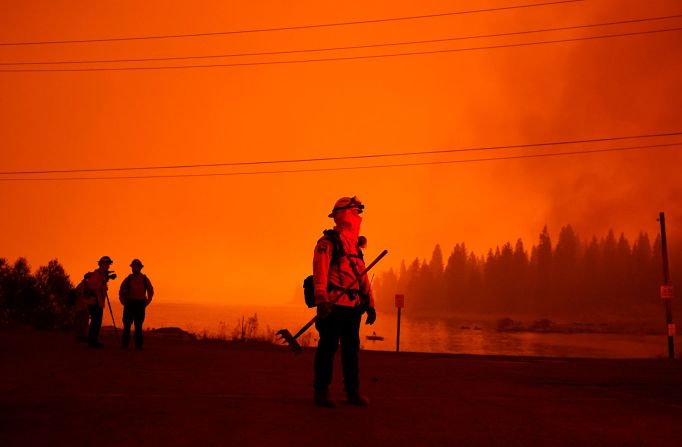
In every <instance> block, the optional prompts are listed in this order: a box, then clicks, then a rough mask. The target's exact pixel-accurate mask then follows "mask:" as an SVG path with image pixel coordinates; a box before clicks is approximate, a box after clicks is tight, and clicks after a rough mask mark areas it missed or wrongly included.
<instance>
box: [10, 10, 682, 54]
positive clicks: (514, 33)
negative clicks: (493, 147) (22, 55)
mask: <svg viewBox="0 0 682 447" xmlns="http://www.w3.org/2000/svg"><path fill="white" fill-rule="evenodd" d="M680 17H682V14H677V15H668V16H659V17H647V18H640V19H631V20H619V21H615V22H602V23H593V24H587V25H574V26H564V27H555V28H543V29H535V30H526V31H512V32H506V33H495V34H478V35H474V36H459V37H445V38H441V39H428V40H412V41H403V42H386V43H377V44H366V45H349V46H340V47H327V48H308V49H299V50H282V51H261V52H252V53H230V54H208V55H193V56H171V57H151V58H150V57H147V58H135V59H130V58H129V59H90V60H68V61H42V62H41V61H38V62H0V65H64V64H109V63H121V62H164V61H165V62H168V61H178V60H193V59H217V58H226V57H246V56H251V57H252V56H274V55H284V54H296V53H313V52H325V51H342V50H360V49H368V48H380V47H391V46H402V45H421V44H431V43H443V42H453V41H458V40H470V39H482V38H491V37H507V36H518V35H524V34H536V33H546V32H556V31H568V30H575V29H585V28H595V27H600V26H612V25H625V24H632V23H641V22H650V21H656V20H667V19H677V18H680Z"/></svg>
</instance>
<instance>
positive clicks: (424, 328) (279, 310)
mask: <svg viewBox="0 0 682 447" xmlns="http://www.w3.org/2000/svg"><path fill="white" fill-rule="evenodd" d="M114 311H115V312H116V315H119V316H120V315H121V310H120V309H119V310H118V311H116V309H115V310H114ZM254 314H257V315H258V323H259V330H258V332H259V333H260V334H261V335H262V334H264V333H265V332H266V331H277V330H279V329H282V328H287V329H289V330H290V331H291V332H292V333H295V332H296V331H298V329H300V327H301V326H303V324H305V323H306V322H307V321H308V320H309V319H310V318H312V317H313V316H314V310H312V309H306V308H304V307H302V306H300V307H299V306H290V307H285V306H280V307H263V306H261V307H259V306H251V307H246V306H228V305H197V304H168V303H157V302H154V303H153V304H152V306H150V307H149V308H148V313H147V319H146V322H145V326H146V327H147V328H159V327H168V326H177V327H181V328H183V329H185V330H187V331H189V332H194V333H197V334H203V333H206V334H208V335H212V336H222V337H227V338H230V337H231V335H232V333H233V331H234V329H235V328H237V327H239V326H241V320H242V317H244V318H245V319H248V318H249V317H252V316H253V315H254ZM119 318H120V317H119ZM363 322H364V317H363ZM400 326H401V334H400V350H401V351H413V352H436V353H438V352H440V353H457V354H487V355H529V356H557V357H603V358H637V357H639V358H642V357H644V358H647V357H665V356H667V338H666V337H665V336H663V335H621V334H540V333H531V332H525V333H508V332H498V331H497V330H496V329H495V322H494V321H476V320H464V319H460V320H447V321H446V320H423V319H410V317H409V314H408V313H407V312H404V313H403V315H402V318H401V325H400ZM396 327H397V314H396V313H381V312H379V313H378V317H377V322H376V323H375V324H374V325H373V326H367V325H365V324H362V327H361V330H360V335H361V344H362V348H363V349H371V350H380V351H394V350H395V348H396ZM375 332H376V334H377V335H380V336H383V337H384V340H381V341H372V340H368V339H367V338H366V336H367V335H372V334H373V333H375ZM308 334H310V335H308V337H309V339H308V341H309V342H310V343H315V342H316V340H317V338H316V337H317V332H316V331H315V330H314V328H313V329H310V330H309V331H308Z"/></svg>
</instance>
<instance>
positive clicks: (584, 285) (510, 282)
mask: <svg viewBox="0 0 682 447" xmlns="http://www.w3.org/2000/svg"><path fill="white" fill-rule="evenodd" d="M668 251H669V256H670V265H671V272H672V278H673V279H674V278H675V274H674V268H675V267H676V266H680V265H682V250H680V249H679V247H668ZM662 282H663V267H662V258H661V240H660V236H658V235H657V236H656V238H655V239H654V240H653V241H652V240H651V239H650V237H649V236H648V234H647V233H639V235H638V236H637V238H636V239H635V240H634V241H632V242H631V241H629V240H628V239H627V238H626V237H625V235H623V234H621V235H620V236H616V234H615V233H614V232H613V231H609V232H608V234H606V235H605V236H602V237H597V236H593V237H592V238H590V239H587V240H583V239H581V238H580V237H579V236H578V235H577V234H576V232H575V231H574V230H573V228H572V227H571V225H566V226H564V227H563V228H561V231H560V232H559V236H558V240H557V241H556V243H554V242H553V241H552V240H551V238H550V235H549V232H548V231H547V227H546V226H545V228H544V229H543V230H542V232H541V233H540V236H539V240H538V241H537V243H536V244H534V245H533V246H532V247H531V248H530V249H527V248H526V247H525V246H524V244H523V242H522V241H521V240H520V239H519V240H517V241H516V243H514V244H512V243H510V242H507V243H505V244H504V245H502V246H498V247H496V248H495V249H490V250H489V251H488V252H487V254H485V255H483V256H479V255H477V254H475V253H472V252H471V251H469V250H467V248H466V245H465V244H464V243H460V244H456V245H455V246H454V248H452V249H451V250H449V252H448V253H447V259H446V258H445V257H444V254H443V251H442V249H441V247H440V246H439V245H436V247H435V249H434V250H433V254H432V256H431V259H430V260H420V259H415V260H414V261H412V262H410V263H409V264H406V263H405V262H404V261H403V262H402V265H401V267H400V270H399V271H398V272H396V271H394V270H393V269H391V270H389V271H388V272H382V273H380V274H378V275H377V278H376V280H375V283H374V293H375V295H376V297H377V300H376V301H377V303H378V304H377V307H378V308H379V309H380V310H384V311H388V310H390V309H393V306H394V298H393V297H394V295H395V294H397V293H400V294H404V295H405V301H406V310H409V312H410V313H411V314H413V315H424V316H426V315H429V316H433V315H446V314H454V313H480V314H491V315H536V316H550V317H556V316H561V315H565V316H589V315H590V314H601V315H611V316H620V317H626V316H628V315H637V316H643V315H646V316H660V314H661V313H662V310H661V309H662V307H661V306H662V304H661V299H660V298H659V287H660V285H661V284H662Z"/></svg>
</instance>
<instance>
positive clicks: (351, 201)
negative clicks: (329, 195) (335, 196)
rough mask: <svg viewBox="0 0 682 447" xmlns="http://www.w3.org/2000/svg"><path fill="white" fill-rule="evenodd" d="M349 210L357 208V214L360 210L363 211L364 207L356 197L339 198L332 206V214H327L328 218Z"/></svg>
mask: <svg viewBox="0 0 682 447" xmlns="http://www.w3.org/2000/svg"><path fill="white" fill-rule="evenodd" d="M349 208H357V209H358V212H359V213H362V210H363V209H365V205H363V204H362V202H361V201H360V199H358V198H357V197H356V196H353V197H341V198H340V199H339V200H337V201H336V203H335V204H334V209H332V212H331V213H330V214H329V216H328V217H334V213H335V212H337V211H341V210H347V209H349Z"/></svg>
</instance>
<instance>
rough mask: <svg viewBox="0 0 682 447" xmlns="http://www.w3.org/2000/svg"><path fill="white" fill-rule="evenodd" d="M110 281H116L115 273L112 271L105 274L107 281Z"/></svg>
mask: <svg viewBox="0 0 682 447" xmlns="http://www.w3.org/2000/svg"><path fill="white" fill-rule="evenodd" d="M110 279H116V272H114V271H111V272H107V281H109V280H110Z"/></svg>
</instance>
